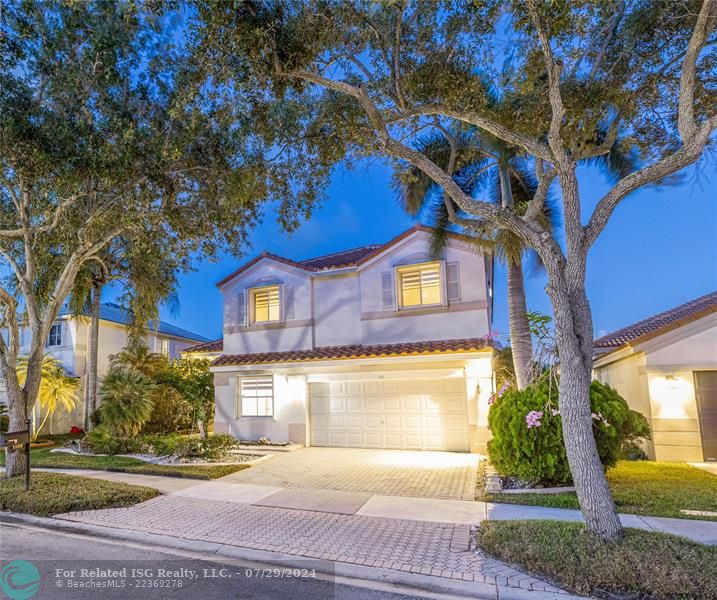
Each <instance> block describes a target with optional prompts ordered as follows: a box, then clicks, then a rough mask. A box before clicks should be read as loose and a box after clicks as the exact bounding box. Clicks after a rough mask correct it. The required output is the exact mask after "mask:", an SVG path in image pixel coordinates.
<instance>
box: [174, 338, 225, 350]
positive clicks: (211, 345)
mask: <svg viewBox="0 0 717 600" xmlns="http://www.w3.org/2000/svg"><path fill="white" fill-rule="evenodd" d="M222 350H224V340H223V339H221V340H213V341H211V342H205V343H203V344H197V345H196V346H190V347H189V348H185V349H184V350H182V352H221V351H222Z"/></svg>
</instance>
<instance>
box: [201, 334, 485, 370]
mask: <svg viewBox="0 0 717 600" xmlns="http://www.w3.org/2000/svg"><path fill="white" fill-rule="evenodd" d="M489 347H492V345H491V343H490V342H489V341H488V340H487V339H486V338H469V339H462V340H432V341H426V342H404V343H399V344H374V345H363V344H354V345H351V346H323V347H319V348H312V349H309V350H289V351H285V352H261V353H256V354H223V355H222V356H220V357H218V358H216V359H214V361H213V362H212V366H213V367H222V366H238V365H267V364H276V363H288V362H309V361H317V360H342V359H343V360H347V359H358V358H388V357H393V356H420V355H429V354H456V353H462V352H478V351H480V350H483V349H485V348H489Z"/></svg>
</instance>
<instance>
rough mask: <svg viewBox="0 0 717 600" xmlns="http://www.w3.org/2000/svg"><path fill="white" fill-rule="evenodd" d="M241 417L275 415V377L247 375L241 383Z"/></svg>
mask: <svg viewBox="0 0 717 600" xmlns="http://www.w3.org/2000/svg"><path fill="white" fill-rule="evenodd" d="M238 412H239V416H240V417H273V416H274V378H273V377H272V376H271V375H269V376H266V377H246V378H242V379H240V383H239V411H238Z"/></svg>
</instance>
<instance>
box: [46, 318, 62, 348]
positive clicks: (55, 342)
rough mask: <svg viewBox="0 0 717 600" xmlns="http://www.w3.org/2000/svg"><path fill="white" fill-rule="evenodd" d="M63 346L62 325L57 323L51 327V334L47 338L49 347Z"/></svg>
mask: <svg viewBox="0 0 717 600" xmlns="http://www.w3.org/2000/svg"><path fill="white" fill-rule="evenodd" d="M50 346H62V324H61V323H55V324H54V325H53V326H52V327H50V333H49V334H48V336H47V347H48V348H49V347H50Z"/></svg>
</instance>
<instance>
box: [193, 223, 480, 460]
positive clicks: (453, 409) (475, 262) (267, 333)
mask: <svg viewBox="0 0 717 600" xmlns="http://www.w3.org/2000/svg"><path fill="white" fill-rule="evenodd" d="M430 238H431V231H430V230H429V229H428V228H426V227H422V226H416V227H414V228H412V229H410V230H408V231H406V232H404V233H402V234H401V235H399V236H398V237H396V238H394V239H392V240H390V241H389V242H387V243H384V244H376V245H369V246H364V247H361V248H354V249H351V250H346V251H343V252H337V253H335V254H330V255H328V256H321V257H318V258H312V259H308V260H294V259H291V258H285V257H281V256H276V255H273V254H268V253H263V254H261V255H259V256H257V257H256V258H254V259H253V260H251V261H249V262H248V263H246V264H244V265H243V266H241V267H240V268H239V269H237V270H236V271H235V272H233V273H232V274H231V275H229V276H228V277H225V278H224V279H222V280H221V281H220V282H219V283H218V284H217V285H218V287H219V289H220V291H221V293H222V295H223V299H224V326H223V339H221V340H217V341H215V342H211V343H209V344H201V345H199V346H194V347H192V348H189V349H188V350H187V351H186V352H187V354H188V355H192V356H201V355H202V354H203V353H206V354H207V355H208V356H213V357H214V360H213V362H212V367H211V369H212V371H213V372H214V382H215V398H216V413H215V420H214V430H215V431H216V432H218V433H220V432H224V433H226V432H228V433H231V434H233V435H234V436H236V437H238V438H240V439H258V438H261V437H267V438H270V439H272V440H276V441H287V440H288V441H293V442H297V443H301V444H306V445H313V446H334V447H341V446H343V447H359V448H395V449H426V450H454V451H474V452H484V451H485V443H486V441H487V439H488V430H487V413H488V398H489V396H490V394H491V392H492V390H493V369H492V354H493V350H492V347H491V342H490V330H491V310H492V291H491V289H492V278H493V273H492V261H491V259H490V258H489V257H487V256H484V255H482V254H479V253H476V251H475V249H474V247H472V246H471V244H470V242H469V241H468V240H467V239H466V238H463V237H461V236H459V235H450V236H449V239H448V243H447V246H446V247H445V248H444V250H443V251H442V253H441V255H440V256H438V257H434V256H432V255H431V252H430Z"/></svg>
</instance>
